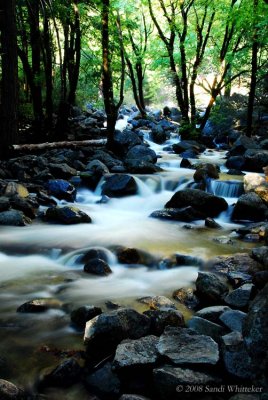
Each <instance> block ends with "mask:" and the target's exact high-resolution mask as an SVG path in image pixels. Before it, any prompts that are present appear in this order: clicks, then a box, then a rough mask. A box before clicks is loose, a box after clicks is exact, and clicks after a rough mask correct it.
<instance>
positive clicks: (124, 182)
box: [102, 174, 138, 197]
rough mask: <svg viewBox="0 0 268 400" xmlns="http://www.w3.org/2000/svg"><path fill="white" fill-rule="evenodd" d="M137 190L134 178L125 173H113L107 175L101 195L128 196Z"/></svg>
mask: <svg viewBox="0 0 268 400" xmlns="http://www.w3.org/2000/svg"><path fill="white" fill-rule="evenodd" d="M137 191H138V187H137V184H136V181H135V179H134V178H133V177H132V176H130V175H125V174H114V175H111V176H110V177H107V178H106V181H105V183H104V185H103V187H102V195H106V196H109V197H123V196H130V195H134V194H136V193H137Z"/></svg>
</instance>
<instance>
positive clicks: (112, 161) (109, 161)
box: [87, 150, 123, 171]
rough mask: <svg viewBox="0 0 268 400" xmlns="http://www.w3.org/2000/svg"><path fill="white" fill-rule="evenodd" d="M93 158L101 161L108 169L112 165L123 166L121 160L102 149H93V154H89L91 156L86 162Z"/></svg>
mask: <svg viewBox="0 0 268 400" xmlns="http://www.w3.org/2000/svg"><path fill="white" fill-rule="evenodd" d="M93 160H99V161H101V162H102V163H103V164H104V165H106V166H107V168H109V170H110V171H111V170H112V169H113V168H114V167H118V166H120V167H122V166H123V162H122V161H121V160H120V159H119V158H118V157H116V156H115V155H114V154H110V153H108V152H106V151H103V150H97V151H94V155H91V157H90V158H88V160H87V162H88V163H89V162H90V161H93Z"/></svg>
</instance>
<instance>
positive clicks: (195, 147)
mask: <svg viewBox="0 0 268 400" xmlns="http://www.w3.org/2000/svg"><path fill="white" fill-rule="evenodd" d="M172 148H173V151H174V152H175V153H176V154H181V153H183V152H185V151H187V150H192V151H194V152H195V154H198V153H202V152H203V151H205V146H204V145H202V144H200V143H198V142H196V141H195V140H181V141H180V142H178V143H175V144H173V145H172Z"/></svg>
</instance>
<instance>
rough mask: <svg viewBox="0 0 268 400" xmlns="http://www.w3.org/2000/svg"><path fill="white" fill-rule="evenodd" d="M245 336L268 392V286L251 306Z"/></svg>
mask: <svg viewBox="0 0 268 400" xmlns="http://www.w3.org/2000/svg"><path fill="white" fill-rule="evenodd" d="M243 336H244V341H245V345H246V348H247V351H248V352H249V354H250V356H251V361H252V364H253V366H254V370H255V374H256V376H257V379H258V381H259V382H260V383H261V384H262V385H264V386H265V389H266V390H268V383H267V371H268V341H267V338H268V284H266V285H265V287H264V288H263V289H262V291H260V292H259V294H258V295H257V296H256V297H255V299H254V300H253V301H252V303H251V305H250V308H249V312H248V314H247V317H246V319H245V322H244V325H243Z"/></svg>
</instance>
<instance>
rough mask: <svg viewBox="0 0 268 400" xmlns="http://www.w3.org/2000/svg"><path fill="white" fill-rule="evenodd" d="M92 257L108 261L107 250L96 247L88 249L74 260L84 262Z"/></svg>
mask: <svg viewBox="0 0 268 400" xmlns="http://www.w3.org/2000/svg"><path fill="white" fill-rule="evenodd" d="M94 258H100V259H101V260H103V261H106V262H108V259H109V257H108V250H106V249H103V248H98V247H95V248H92V249H89V250H88V251H87V252H86V253H84V254H81V255H80V256H79V257H78V258H77V260H76V262H78V263H82V264H86V263H88V262H89V261H90V260H93V259H94Z"/></svg>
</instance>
